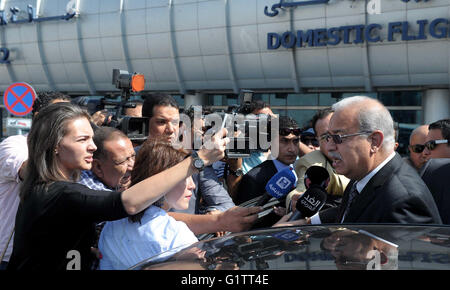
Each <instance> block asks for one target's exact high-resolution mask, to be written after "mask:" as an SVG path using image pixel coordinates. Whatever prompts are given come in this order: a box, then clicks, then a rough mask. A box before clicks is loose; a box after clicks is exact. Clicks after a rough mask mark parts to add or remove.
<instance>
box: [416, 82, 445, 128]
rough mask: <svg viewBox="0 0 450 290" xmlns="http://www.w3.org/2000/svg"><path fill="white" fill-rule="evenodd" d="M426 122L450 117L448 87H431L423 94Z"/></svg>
mask: <svg viewBox="0 0 450 290" xmlns="http://www.w3.org/2000/svg"><path fill="white" fill-rule="evenodd" d="M422 105H423V114H424V117H423V119H424V123H425V124H430V123H433V122H435V121H437V120H441V119H447V118H450V91H449V90H448V89H430V90H426V91H425V92H424V94H423V100H422Z"/></svg>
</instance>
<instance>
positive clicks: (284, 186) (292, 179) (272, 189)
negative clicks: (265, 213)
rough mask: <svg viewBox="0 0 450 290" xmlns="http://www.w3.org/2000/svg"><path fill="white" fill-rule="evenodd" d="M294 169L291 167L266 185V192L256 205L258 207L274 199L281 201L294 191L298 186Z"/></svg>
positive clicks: (273, 177) (276, 175) (280, 172)
mask: <svg viewBox="0 0 450 290" xmlns="http://www.w3.org/2000/svg"><path fill="white" fill-rule="evenodd" d="M297 179H298V178H297V175H296V174H295V171H294V168H293V167H291V166H289V167H286V168H285V169H283V170H281V171H279V172H277V174H275V175H274V176H272V178H271V179H270V180H269V182H267V184H266V192H264V195H263V196H261V197H260V198H259V200H258V202H257V203H256V206H262V205H264V204H266V203H267V202H268V201H269V200H270V199H271V198H272V197H275V198H277V199H280V198H282V197H284V196H286V195H287V194H288V193H289V192H290V191H291V190H293V189H294V188H295V186H296V184H297Z"/></svg>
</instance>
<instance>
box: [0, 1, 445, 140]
mask: <svg viewBox="0 0 450 290" xmlns="http://www.w3.org/2000/svg"><path fill="white" fill-rule="evenodd" d="M449 37H450V2H449V1H448V0H421V1H416V0H413V1H408V0H361V1H354V0H316V1H306V0H303V1H294V0H292V1H290V0H285V1H282V0H133V1H131V0H72V1H61V0H46V1H41V0H35V1H32V0H0V91H1V92H2V94H3V92H4V91H5V90H6V89H7V88H8V86H9V85H11V84H13V83H16V82H26V83H28V84H30V85H32V86H33V87H34V89H35V90H36V91H44V90H55V91H62V92H65V93H67V94H69V95H71V96H83V95H84V96H103V95H107V94H111V93H113V94H117V93H118V90H117V89H116V88H115V86H114V85H113V84H112V82H111V79H112V70H113V69H114V68H119V69H122V70H127V71H129V72H139V73H143V74H144V75H145V79H146V87H145V91H146V92H145V93H152V92H167V93H170V94H172V95H174V96H175V97H176V98H177V100H178V101H179V102H180V104H181V105H182V106H185V107H188V106H190V105H195V104H200V105H210V106H212V107H213V108H215V109H224V108H226V107H227V106H229V105H232V104H235V103H236V102H237V98H236V95H237V94H238V93H239V91H240V90H241V89H248V90H253V91H254V92H255V98H259V99H263V100H265V101H267V102H268V103H270V105H271V107H272V108H273V109H274V111H275V112H276V113H279V114H283V115H290V116H292V117H294V118H295V119H296V120H297V121H298V122H299V123H300V124H302V125H303V124H305V123H306V122H307V121H308V120H309V119H310V118H311V116H312V115H313V114H314V112H315V111H316V110H317V109H320V108H324V107H328V106H330V105H332V104H333V103H335V102H336V101H337V100H339V99H341V98H344V97H347V96H352V95H368V96H371V97H374V98H378V99H379V100H381V101H382V102H383V103H384V104H385V105H386V106H387V107H388V108H389V110H390V111H391V112H392V115H393V117H394V120H395V121H397V122H399V124H400V127H401V128H404V129H408V130H409V131H405V132H410V130H411V129H412V128H414V127H416V126H418V125H420V124H424V123H430V122H433V121H436V120H439V119H443V118H448V117H449V116H450V93H449V83H450V60H449V59H450V46H449ZM3 117H5V116H3Z"/></svg>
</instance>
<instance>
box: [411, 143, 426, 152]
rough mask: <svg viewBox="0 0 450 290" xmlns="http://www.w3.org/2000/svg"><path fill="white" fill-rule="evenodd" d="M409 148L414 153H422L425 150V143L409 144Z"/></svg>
mask: <svg viewBox="0 0 450 290" xmlns="http://www.w3.org/2000/svg"><path fill="white" fill-rule="evenodd" d="M409 149H410V150H411V151H412V152H414V153H422V152H423V150H424V149H425V145H422V144H414V145H409Z"/></svg>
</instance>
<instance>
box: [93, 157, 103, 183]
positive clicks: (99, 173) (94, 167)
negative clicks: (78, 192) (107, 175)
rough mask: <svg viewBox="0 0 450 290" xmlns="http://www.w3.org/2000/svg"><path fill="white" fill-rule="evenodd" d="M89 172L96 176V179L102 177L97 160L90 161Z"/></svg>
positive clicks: (100, 167)
mask: <svg viewBox="0 0 450 290" xmlns="http://www.w3.org/2000/svg"><path fill="white" fill-rule="evenodd" d="M91 171H92V172H93V173H94V174H95V176H97V177H98V178H103V177H104V172H103V170H102V166H101V163H100V161H99V160H98V159H94V160H92V168H91Z"/></svg>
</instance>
